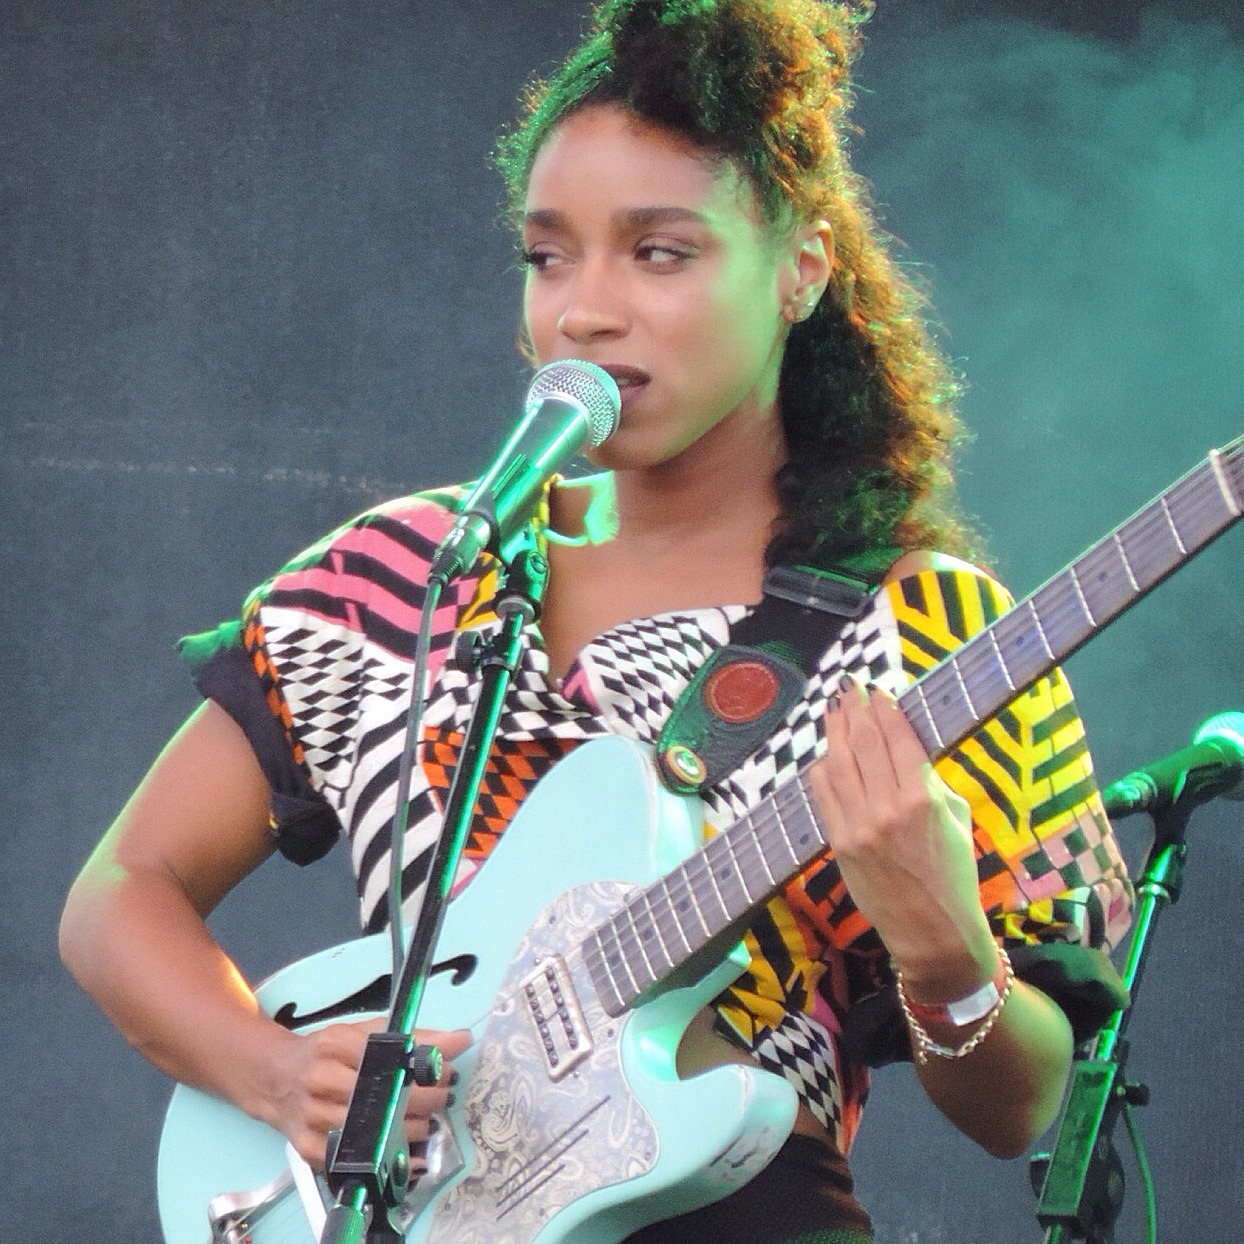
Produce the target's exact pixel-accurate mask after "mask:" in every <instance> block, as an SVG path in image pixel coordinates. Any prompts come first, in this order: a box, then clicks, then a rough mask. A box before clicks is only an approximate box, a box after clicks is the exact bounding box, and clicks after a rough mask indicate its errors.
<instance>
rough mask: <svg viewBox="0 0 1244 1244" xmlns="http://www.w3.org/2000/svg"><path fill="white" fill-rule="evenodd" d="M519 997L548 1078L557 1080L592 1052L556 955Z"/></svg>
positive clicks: (572, 990) (563, 967)
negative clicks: (533, 1028)
mask: <svg viewBox="0 0 1244 1244" xmlns="http://www.w3.org/2000/svg"><path fill="white" fill-rule="evenodd" d="M522 993H523V1001H524V1003H525V1004H526V1007H527V1014H528V1017H529V1018H530V1020H531V1022H532V1024H533V1026H534V1027H535V1030H536V1034H537V1035H538V1037H539V1039H540V1046H541V1049H542V1050H543V1051H544V1061H545V1066H546V1067H547V1069H548V1073H549V1078H550V1079H553V1080H560V1079H561V1078H562V1077H563V1076H565V1075H568V1074H569V1073H570V1072H571V1071H573V1070H574V1068H576V1067H577V1066H578V1065H579V1064H580V1063H581V1062H582V1061H583V1060H584V1059H585V1058H587V1057H588V1055H589V1054H591V1052H592V1034H591V1032H590V1031H589V1030H588V1026H587V1020H586V1019H585V1018H584V1016H583V1011H582V1009H581V1008H580V1006H579V1000H578V997H577V996H576V994H575V988H574V982H573V981H572V980H571V979H570V972H569V971H568V970H567V968H566V963H565V960H564V959H563V958H562V957H561V956H560V955H554V956H552V957H551V958H548V959H545V960H544V961H543V962H542V963H541V964H540V966H539V967H538V968H537V969H536V970H535V971H534V972H532V974H531V975H530V976H528V977H527V979H526V980H525V981H523V986H522Z"/></svg>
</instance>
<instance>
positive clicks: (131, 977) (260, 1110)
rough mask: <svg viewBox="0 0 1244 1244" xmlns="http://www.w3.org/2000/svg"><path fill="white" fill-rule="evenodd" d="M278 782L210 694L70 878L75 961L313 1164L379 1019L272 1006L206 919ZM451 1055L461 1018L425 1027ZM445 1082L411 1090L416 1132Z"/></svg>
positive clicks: (168, 1068) (171, 1061) (244, 868)
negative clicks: (310, 1019) (294, 1020)
mask: <svg viewBox="0 0 1244 1244" xmlns="http://www.w3.org/2000/svg"><path fill="white" fill-rule="evenodd" d="M269 804H270V791H269V788H268V784H267V781H266V779H265V778H264V775H263V773H262V771H261V769H260V767H259V763H258V761H257V760H256V758H255V755H254V753H253V751H252V750H251V747H250V744H249V743H248V742H247V739H246V737H245V735H244V734H243V733H242V730H241V728H240V727H239V726H238V725H237V724H236V723H235V722H234V721H233V719H232V718H231V717H229V715H228V714H227V713H226V712H225V711H224V710H223V709H222V708H220V707H219V706H218V705H216V704H214V703H213V702H211V701H208V702H207V703H205V704H204V705H203V706H202V707H201V708H200V709H199V710H197V711H196V712H195V713H194V715H193V716H192V717H191V718H190V719H189V721H188V722H187V723H186V725H185V726H183V727H182V729H181V730H180V731H179V732H178V733H177V735H176V736H175V737H174V738H173V740H172V741H171V742H170V743H169V745H168V746H167V747H166V748H165V750H164V751H163V753H162V754H161V755H160V757H159V759H158V760H157V761H156V763H155V765H154V766H153V767H152V769H151V771H150V773H148V775H147V777H146V778H145V779H144V780H143V782H142V784H141V785H140V786H139V788H138V790H137V791H136V792H135V793H134V795H133V797H132V798H131V799H130V801H129V802H128V803H127V804H126V806H125V807H124V809H123V810H122V811H121V814H120V816H118V818H117V820H116V821H115V823H114V824H113V825H112V827H111V828H110V829H109V830H108V832H107V833H106V834H105V836H104V838H103V839H102V841H101V842H100V844H99V846H98V847H96V849H95V851H94V852H93V854H92V855H91V857H90V858H89V859H88V860H87V862H86V865H85V866H84V867H83V869H82V872H81V873H80V874H79V876H78V878H77V880H76V881H75V882H74V884H73V887H72V888H71V890H70V892H69V897H68V900H67V901H66V904H65V911H64V914H63V916H62V918H61V928H60V946H61V955H62V958H63V959H64V962H65V965H66V966H67V967H68V968H69V970H70V971H71V972H72V973H73V975H74V976H75V977H76V978H77V979H78V981H79V983H80V984H81V985H82V987H83V988H84V989H85V990H86V991H87V992H88V993H89V994H90V995H91V996H92V997H93V998H94V999H95V1001H96V1002H97V1003H98V1004H99V1006H100V1007H101V1008H102V1010H103V1011H104V1013H105V1014H106V1015H107V1016H108V1018H109V1019H110V1020H111V1021H112V1022H113V1023H114V1024H115V1025H116V1027H117V1028H118V1029H119V1030H120V1032H121V1033H122V1035H123V1036H124V1037H125V1038H126V1040H128V1041H129V1042H130V1044H131V1045H133V1046H134V1047H135V1048H136V1049H138V1050H139V1051H140V1052H141V1053H142V1054H144V1055H145V1056H146V1057H147V1058H148V1059H150V1060H151V1062H153V1063H154V1064H155V1065H156V1066H157V1067H159V1068H160V1069H161V1070H162V1071H164V1072H165V1073H166V1074H168V1075H170V1076H172V1077H173V1078H175V1079H177V1080H180V1081H183V1082H184V1083H186V1084H191V1085H193V1086H195V1087H196V1088H201V1089H204V1090H206V1091H208V1092H211V1093H214V1094H216V1095H217V1096H219V1097H223V1098H224V1099H226V1100H227V1101H229V1102H232V1103H233V1104H234V1105H235V1106H237V1107H238V1108H239V1109H241V1110H243V1111H244V1112H245V1113H247V1114H248V1115H251V1116H252V1117H253V1118H257V1119H261V1120H262V1121H263V1122H265V1123H268V1124H270V1125H271V1126H273V1127H275V1128H276V1129H277V1130H278V1131H280V1132H282V1133H283V1134H284V1135H285V1136H286V1137H288V1138H289V1139H290V1140H291V1141H293V1142H294V1144H295V1146H296V1147H297V1148H298V1150H299V1152H300V1153H301V1154H302V1155H303V1157H304V1158H306V1159H307V1160H308V1161H310V1162H312V1163H313V1164H314V1165H317V1166H320V1165H322V1164H323V1161H324V1146H325V1138H326V1135H327V1132H328V1131H329V1129H330V1128H333V1127H340V1126H341V1123H342V1121H343V1120H344V1117H345V1108H346V1104H347V1102H348V1100H349V1095H350V1092H351V1090H352V1089H353V1086H354V1081H355V1072H356V1069H357V1067H358V1063H359V1060H360V1058H361V1056H362V1051H363V1046H364V1044H365V1042H366V1036H367V1032H368V1030H369V1029H371V1028H375V1027H379V1026H381V1024H380V1021H376V1022H374V1023H371V1024H337V1025H333V1026H332V1027H329V1028H325V1029H322V1030H320V1031H319V1032H317V1033H315V1034H312V1035H309V1036H299V1035H296V1034H294V1033H291V1032H289V1031H287V1030H286V1029H285V1028H283V1027H281V1026H280V1025H279V1024H276V1023H274V1022H273V1021H272V1020H271V1019H269V1018H268V1017H267V1016H266V1015H265V1014H264V1013H263V1011H262V1010H261V1009H260V1007H259V1005H258V1003H257V1002H256V1000H255V996H254V994H253V993H252V991H251V989H250V987H249V986H248V985H247V983H246V981H245V980H244V979H243V978H242V975H241V973H240V972H239V971H238V969H237V968H236V967H235V966H234V964H233V962H232V961H231V960H230V959H229V957H228V956H227V955H226V954H225V952H224V951H223V950H222V949H221V947H220V946H219V945H218V944H217V942H216V941H215V939H214V938H213V937H212V935H211V933H210V932H209V931H208V928H207V925H206V923H205V919H206V917H207V915H208V913H209V912H211V911H212V909H213V908H214V907H215V906H216V904H217V903H219V902H220V900H221V899H222V898H223V897H224V896H225V895H226V894H227V893H228V892H229V891H230V890H231V889H232V888H233V887H234V886H235V885H237V884H238V882H240V881H241V880H242V879H243V878H244V877H246V876H247V875H248V874H249V873H251V872H253V871H254V869H256V868H257V867H258V866H259V865H260V864H261V863H262V862H263V861H264V860H265V859H267V857H268V856H269V855H270V854H271V853H272V851H273V849H274V843H273V840H272V835H271V833H270V830H269V827H268V810H269ZM421 1037H422V1038H424V1039H433V1040H435V1041H436V1043H437V1044H438V1045H440V1046H441V1049H442V1051H443V1053H444V1054H445V1056H446V1060H447V1063H446V1072H445V1078H446V1079H447V1078H448V1076H449V1074H450V1071H451V1069H452V1068H451V1064H449V1063H448V1060H449V1059H451V1058H452V1057H453V1056H454V1055H455V1054H457V1053H460V1052H461V1050H462V1049H463V1048H464V1047H465V1045H466V1035H465V1034H464V1033H454V1034H435V1033H424V1034H421ZM446 1096H447V1087H445V1086H444V1080H443V1081H442V1087H438V1088H432V1089H412V1091H411V1102H410V1107H409V1109H408V1112H407V1133H408V1135H409V1136H410V1138H411V1139H412V1140H420V1139H423V1138H425V1137H426V1135H427V1123H426V1118H427V1116H428V1115H429V1114H431V1113H433V1112H435V1111H437V1110H441V1109H444V1106H445V1099H446Z"/></svg>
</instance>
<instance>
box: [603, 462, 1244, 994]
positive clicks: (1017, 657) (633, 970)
mask: <svg viewBox="0 0 1244 1244" xmlns="http://www.w3.org/2000/svg"><path fill="white" fill-rule="evenodd" d="M1242 511H1244V437H1241V438H1239V439H1237V440H1235V441H1233V442H1232V443H1231V444H1230V445H1229V446H1227V447H1226V448H1224V449H1222V450H1216V451H1214V452H1213V453H1211V454H1210V455H1209V456H1208V457H1207V458H1206V459H1205V461H1204V462H1202V463H1201V464H1200V465H1198V466H1196V467H1194V468H1193V469H1192V470H1191V471H1189V472H1188V474H1187V475H1185V476H1183V477H1182V478H1181V479H1180V480H1178V481H1177V482H1176V483H1174V484H1173V485H1171V487H1170V488H1168V489H1167V490H1166V491H1165V492H1163V493H1162V494H1161V495H1160V496H1158V497H1157V498H1155V499H1154V500H1153V501H1151V502H1150V503H1149V504H1148V505H1146V506H1145V507H1144V508H1143V509H1141V510H1139V511H1137V513H1135V514H1134V515H1132V517H1131V518H1129V519H1128V520H1127V521H1126V522H1124V523H1123V524H1121V525H1120V526H1119V527H1117V528H1116V529H1115V530H1114V531H1112V532H1111V533H1110V534H1109V535H1108V536H1106V537H1105V538H1104V539H1102V540H1100V541H1098V543H1096V544H1095V545H1093V547H1092V548H1090V549H1089V550H1088V552H1086V553H1084V554H1083V555H1082V556H1081V557H1079V558H1077V559H1076V560H1075V561H1074V562H1072V564H1071V565H1070V566H1068V567H1067V568H1066V569H1065V570H1063V571H1061V572H1060V573H1059V574H1057V575H1055V576H1054V578H1052V579H1049V580H1048V581H1047V582H1045V583H1044V584H1042V586H1041V587H1039V588H1037V590H1036V591H1035V592H1033V593H1032V595H1030V596H1028V597H1026V598H1025V599H1024V600H1022V601H1020V602H1019V603H1018V604H1017V605H1016V606H1015V607H1014V608H1013V609H1011V610H1009V611H1008V612H1007V613H1005V614H1004V615H1003V616H1002V617H1000V618H999V619H998V620H997V621H996V622H993V623H992V624H991V625H990V626H988V627H986V628H985V629H984V630H982V631H980V632H979V633H978V634H976V635H974V636H973V637H972V639H971V640H969V641H968V642H967V643H966V644H964V645H963V646H962V647H961V648H959V649H958V650H957V651H955V652H954V653H952V654H951V655H950V656H949V657H947V658H946V659H945V660H944V661H942V662H941V663H940V664H939V665H938V666H937V667H936V668H934V669H932V670H930V671H929V673H928V674H926V675H925V676H924V677H923V678H921V679H920V681H919V682H917V683H915V684H914V685H913V686H911V687H910V688H908V690H907V691H905V692H904V693H903V694H902V695H901V696H900V697H899V701H898V703H899V707H900V708H901V709H902V710H903V712H904V713H905V714H906V716H907V718H908V720H909V721H910V722H911V724H912V727H913V729H914V730H915V732H916V734H917V735H918V736H919V738H920V740H921V742H922V743H923V744H924V746H925V749H926V750H927V751H928V753H929V755H930V757H932V758H933V759H938V758H939V757H941V756H944V755H945V754H946V753H947V752H948V751H950V750H951V748H953V747H954V746H955V745H956V744H957V743H959V742H961V741H962V740H963V739H964V738H966V737H967V736H968V735H969V734H970V733H971V732H972V731H973V730H974V729H976V727H977V726H979V725H980V724H981V723H982V722H984V721H987V720H988V719H989V718H990V717H992V716H993V715H994V714H995V713H997V712H998V711H999V710H1000V709H1002V708H1004V707H1005V706H1006V705H1007V704H1009V703H1010V702H1011V701H1012V700H1013V699H1015V698H1016V697H1017V696H1019V695H1021V694H1022V693H1023V692H1024V691H1026V690H1027V689H1028V688H1029V687H1031V686H1032V685H1033V683H1035V682H1036V681H1037V680H1038V679H1039V678H1041V677H1043V676H1044V675H1045V674H1047V673H1049V671H1050V670H1051V669H1053V667H1054V666H1055V665H1056V664H1057V663H1058V662H1059V661H1062V660H1065V659H1066V658H1067V657H1068V656H1070V655H1071V654H1072V653H1073V652H1075V651H1076V650H1077V649H1078V648H1079V647H1081V646H1082V645H1083V644H1084V643H1085V642H1086V641H1087V640H1088V639H1090V638H1091V637H1092V636H1093V635H1095V634H1096V633H1097V632H1098V631H1100V630H1102V629H1103V628H1104V627H1105V626H1106V625H1107V624H1108V623H1110V622H1112V621H1114V619H1115V618H1117V617H1118V616H1119V615H1120V614H1122V613H1123V612H1124V611H1125V610H1126V609H1128V608H1130V607H1131V606H1132V605H1134V604H1135V603H1136V602H1137V601H1138V600H1139V599H1140V598H1141V597H1142V596H1144V595H1145V594H1146V593H1148V592H1150V591H1151V590H1152V589H1153V588H1155V587H1156V586H1157V585H1158V584H1159V583H1161V582H1162V581H1163V580H1164V579H1166V578H1167V577H1168V576H1169V575H1171V574H1172V573H1173V572H1174V571H1175V570H1177V569H1178V568H1179V567H1180V566H1182V565H1183V564H1184V563H1185V562H1186V561H1188V560H1189V559H1190V558H1191V557H1193V556H1194V555H1195V554H1196V553H1198V552H1200V551H1201V549H1203V548H1205V546H1206V545H1208V544H1209V543H1210V542H1211V541H1212V540H1213V539H1215V538H1216V537H1217V536H1219V535H1221V534H1222V533H1223V532H1224V531H1226V529H1227V528H1228V527H1230V526H1231V525H1232V524H1233V523H1234V522H1236V521H1237V520H1238V519H1239V518H1240V516H1241V512H1242ZM827 845H828V843H827V839H826V836H825V831H824V829H823V827H822V826H821V824H820V822H819V820H818V818H817V815H816V812H815V810H814V808H813V805H812V801H811V798H810V794H809V791H808V787H807V777H806V775H805V774H803V773H800V774H797V775H796V776H795V778H794V779H793V780H791V781H790V782H788V783H786V784H785V785H784V786H782V787H781V788H780V789H779V790H777V791H776V792H774V794H772V795H771V796H769V797H768V798H767V799H765V800H763V801H762V802H761V803H760V804H758V805H757V807H756V808H754V809H753V810H752V811H751V812H750V813H748V814H747V815H746V816H744V817H742V818H741V819H740V820H738V821H736V822H735V823H734V824H733V825H731V826H730V827H729V828H728V829H726V830H724V831H723V832H722V833H720V834H718V835H716V836H715V837H714V838H711V839H710V840H709V841H708V842H707V843H706V844H705V845H704V846H703V847H702V848H701V849H700V850H699V851H697V852H695V853H694V854H693V855H692V856H691V857H690V858H689V859H687V860H686V861H685V862H684V863H682V864H681V865H679V866H678V867H677V868H675V869H674V870H673V871H672V872H670V873H668V874H667V875H666V876H664V877H662V878H661V879H660V880H658V881H655V882H653V883H652V884H651V885H649V886H647V887H646V888H644V889H642V890H640V891H639V892H637V893H636V894H635V895H633V896H632V897H631V898H630V899H629V900H628V901H627V903H626V904H625V905H624V906H623V907H622V908H621V909H620V910H619V911H618V912H617V913H616V914H615V915H614V916H613V917H611V918H610V919H609V920H608V921H606V922H605V923H604V924H603V925H601V926H600V927H599V928H598V929H596V930H595V931H594V932H593V933H592V935H591V936H590V937H589V938H588V939H587V941H586V942H585V943H584V946H583V950H584V955H585V960H586V962H587V964H588V967H589V970H590V971H591V974H592V978H593V981H594V983H595V985H596V988H597V991H598V993H599V995H600V997H601V999H602V1001H603V1002H604V1005H605V1007H606V1009H607V1010H608V1011H609V1012H610V1014H613V1015H620V1014H621V1013H622V1012H623V1011H625V1010H626V1008H627V1007H628V1006H630V1004H631V1003H632V1002H634V1001H635V999H636V998H638V997H639V996H640V995H641V994H643V993H644V992H645V991H647V990H648V989H651V988H652V987H653V986H654V985H656V984H657V983H658V982H660V981H662V980H664V979H665V978H666V977H667V976H669V975H670V974H671V973H673V972H674V971H675V970H676V969H677V968H678V967H680V966H681V965H682V964H684V963H686V962H687V960H688V959H690V958H691V957H692V956H693V955H695V954H696V953H697V952H699V951H701V950H703V949H704V948H705V947H706V946H708V944H709V943H710V942H712V941H713V940H714V939H715V938H718V937H720V936H721V935H723V934H724V933H726V932H727V931H729V930H732V929H734V928H735V926H738V925H739V924H740V922H741V921H742V920H743V919H744V918H745V917H746V916H747V914H748V913H749V912H750V911H752V910H753V909H755V908H756V907H758V906H759V905H760V904H761V903H763V902H764V901H765V900H766V899H768V898H769V897H771V896H772V895H773V894H774V893H775V892H776V891H777V890H778V889H779V888H780V887H781V886H782V885H783V884H785V883H786V882H787V881H789V880H790V878H791V877H793V876H794V875H795V874H796V873H798V872H799V870H800V869H801V868H803V867H804V866H805V865H807V864H809V863H810V862H811V861H812V860H813V859H815V858H816V856H817V855H819V854H820V853H821V852H822V851H823V850H824V848H825V847H826V846H827Z"/></svg>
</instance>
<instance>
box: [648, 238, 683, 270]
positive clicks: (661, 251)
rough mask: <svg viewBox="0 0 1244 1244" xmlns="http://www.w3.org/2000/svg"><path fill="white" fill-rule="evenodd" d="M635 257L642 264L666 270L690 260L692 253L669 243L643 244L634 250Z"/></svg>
mask: <svg viewBox="0 0 1244 1244" xmlns="http://www.w3.org/2000/svg"><path fill="white" fill-rule="evenodd" d="M635 255H636V257H637V258H638V259H640V260H642V261H643V262H644V263H649V264H653V265H655V266H656V267H658V268H668V267H673V266H675V265H676V264H679V263H682V262H684V261H685V260H688V259H690V258H692V255H693V252H692V251H691V250H690V249H688V248H687V247H685V246H676V245H674V244H673V243H671V242H643V243H641V244H640V245H639V246H637V247H636V248H635Z"/></svg>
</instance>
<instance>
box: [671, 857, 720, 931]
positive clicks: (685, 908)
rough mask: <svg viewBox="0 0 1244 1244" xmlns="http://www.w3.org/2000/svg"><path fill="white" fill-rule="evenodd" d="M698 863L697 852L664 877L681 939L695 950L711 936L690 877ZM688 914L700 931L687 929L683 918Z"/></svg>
mask: <svg viewBox="0 0 1244 1244" xmlns="http://www.w3.org/2000/svg"><path fill="white" fill-rule="evenodd" d="M699 864H700V856H699V854H698V853H697V854H696V855H694V856H692V857H691V859H690V860H688V861H687V862H686V863H685V864H683V865H682V867H681V868H678V869H676V870H675V871H674V872H672V873H670V874H669V876H668V877H667V878H666V883H667V889H669V891H670V901H671V904H672V906H673V909H674V918H675V920H677V921H678V927H679V929H680V930H682V935H683V940H684V941H685V942H686V943H687V947H688V949H689V950H696V949H698V948H699V947H700V946H703V945H704V943H705V942H707V941H708V940H709V938H710V937H711V936H712V932H711V931H710V929H709V925H708V921H707V920H705V919H704V913H703V911H701V910H700V903H699V899H698V898H697V897H696V892H695V886H694V884H693V882H692V879H691V870H692V869H693V868H696V867H698V866H699ZM702 871H703V870H702V869H701V872H702ZM675 890H677V896H675ZM688 915H691V916H694V917H695V919H696V922H697V923H698V924H699V926H700V929H701V933H695V934H694V935H693V934H691V933H689V932H688V931H687V927H686V924H685V919H686V917H687V916H688Z"/></svg>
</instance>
